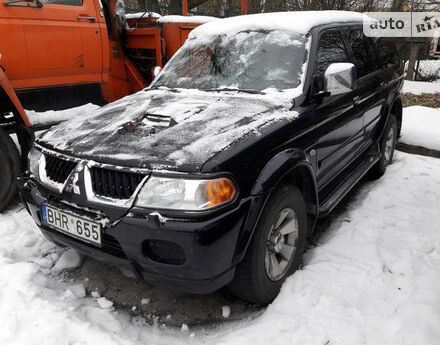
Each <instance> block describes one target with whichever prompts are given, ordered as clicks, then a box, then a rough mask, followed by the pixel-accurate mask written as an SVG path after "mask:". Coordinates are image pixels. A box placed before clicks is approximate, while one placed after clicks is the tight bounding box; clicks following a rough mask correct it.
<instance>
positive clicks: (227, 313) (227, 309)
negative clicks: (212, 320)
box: [222, 305, 231, 319]
mask: <svg viewBox="0 0 440 345" xmlns="http://www.w3.org/2000/svg"><path fill="white" fill-rule="evenodd" d="M230 315H231V307H229V306H228V305H224V306H223V307H222V316H223V317H224V318H225V319H227V318H228V317H229V316H230Z"/></svg>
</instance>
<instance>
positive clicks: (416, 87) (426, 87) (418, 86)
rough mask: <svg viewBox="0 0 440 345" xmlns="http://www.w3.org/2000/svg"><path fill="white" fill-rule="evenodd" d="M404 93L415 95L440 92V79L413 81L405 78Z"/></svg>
mask: <svg viewBox="0 0 440 345" xmlns="http://www.w3.org/2000/svg"><path fill="white" fill-rule="evenodd" d="M402 92H403V93H412V94H414V95H421V94H422V93H437V92H439V93H440V81H437V82H427V81H411V80H405V81H404V82H403V90H402Z"/></svg>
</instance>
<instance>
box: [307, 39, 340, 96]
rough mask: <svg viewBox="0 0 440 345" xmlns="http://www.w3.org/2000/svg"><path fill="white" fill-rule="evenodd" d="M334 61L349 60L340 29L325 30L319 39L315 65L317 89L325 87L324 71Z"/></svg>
mask: <svg viewBox="0 0 440 345" xmlns="http://www.w3.org/2000/svg"><path fill="white" fill-rule="evenodd" d="M334 62H348V55H347V52H346V50H345V45H344V41H343V40H342V36H341V33H340V32H339V31H330V32H325V33H324V34H322V35H321V37H320V39H319V45H318V52H317V58H316V67H315V76H316V78H315V80H316V83H317V85H316V87H317V89H318V90H317V91H319V90H322V89H323V76H324V72H325V70H326V69H327V67H328V66H329V65H330V64H332V63H334Z"/></svg>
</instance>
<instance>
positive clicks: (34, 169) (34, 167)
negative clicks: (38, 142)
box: [28, 147, 42, 179]
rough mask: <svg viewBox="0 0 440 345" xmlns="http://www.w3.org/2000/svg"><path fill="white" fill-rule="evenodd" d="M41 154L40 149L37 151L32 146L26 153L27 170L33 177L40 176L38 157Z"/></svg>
mask: <svg viewBox="0 0 440 345" xmlns="http://www.w3.org/2000/svg"><path fill="white" fill-rule="evenodd" d="M41 156H42V153H41V151H38V150H37V149H36V148H35V147H33V148H32V149H31V150H30V151H29V154H28V167H29V171H30V172H31V174H32V175H33V176H34V177H35V178H37V179H38V178H40V173H39V168H40V158H41Z"/></svg>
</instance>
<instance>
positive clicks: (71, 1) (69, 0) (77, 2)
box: [40, 0, 83, 6]
mask: <svg viewBox="0 0 440 345" xmlns="http://www.w3.org/2000/svg"><path fill="white" fill-rule="evenodd" d="M40 1H41V2H42V3H44V4H54V5H70V6H82V4H83V0H40Z"/></svg>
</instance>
